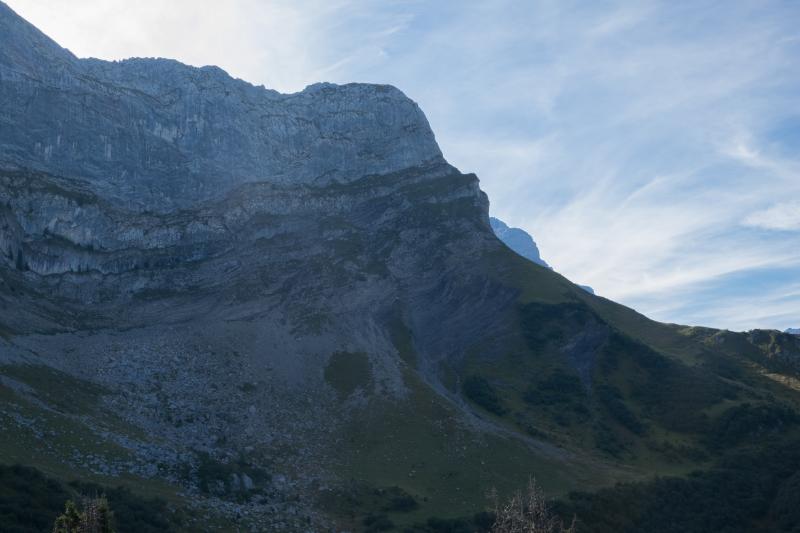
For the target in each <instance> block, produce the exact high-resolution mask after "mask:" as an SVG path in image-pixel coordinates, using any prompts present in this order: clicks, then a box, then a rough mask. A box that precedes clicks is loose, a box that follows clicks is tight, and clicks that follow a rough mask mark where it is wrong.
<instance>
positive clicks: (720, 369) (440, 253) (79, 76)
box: [0, 3, 800, 533]
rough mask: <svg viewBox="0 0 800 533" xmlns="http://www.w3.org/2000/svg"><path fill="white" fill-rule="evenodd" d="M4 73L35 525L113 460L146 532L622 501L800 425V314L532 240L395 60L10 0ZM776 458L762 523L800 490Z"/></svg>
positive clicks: (588, 514)
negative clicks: (55, 16) (52, 20)
mask: <svg viewBox="0 0 800 533" xmlns="http://www.w3.org/2000/svg"><path fill="white" fill-rule="evenodd" d="M0 101H2V102H3V105H2V106H1V107H0V396H1V397H2V399H3V403H2V404H0V427H2V429H3V431H2V433H1V434H0V462H1V463H3V466H2V468H0V492H1V493H3V494H12V495H14V498H9V499H8V500H6V499H5V498H4V502H6V501H7V502H9V503H8V505H7V506H6V507H4V508H3V509H4V510H3V513H4V514H3V517H4V520H5V521H6V522H7V523H10V524H12V526H16V527H17V529H19V530H23V531H26V530H27V531H29V530H42V531H44V530H47V531H50V530H51V524H52V520H49V523H48V519H50V518H55V515H56V514H58V512H59V509H58V508H59V507H61V508H62V509H63V500H64V499H65V497H67V496H72V497H75V495H76V493H80V492H83V493H84V494H86V493H93V494H97V493H100V492H105V493H107V494H108V495H109V501H110V502H111V505H112V507H113V508H114V509H115V513H116V515H117V518H118V521H119V524H118V528H119V530H120V531H121V532H122V533H124V532H125V531H137V532H138V531H165V530H166V531H169V530H176V531H198V530H221V531H230V530H232V529H239V530H256V531H258V530H268V531H309V530H312V531H320V530H340V531H341V530H348V531H380V530H390V529H392V528H393V527H394V528H396V529H399V530H403V529H407V530H411V531H457V530H466V531H472V530H477V529H479V528H480V527H483V526H485V525H486V524H485V522H486V516H485V515H482V514H479V513H480V511H482V510H483V509H484V508H485V507H486V504H487V501H486V498H485V494H486V491H487V490H489V489H491V488H493V487H494V488H496V489H497V490H498V492H499V494H501V495H505V494H508V493H509V492H510V491H512V490H515V489H517V488H519V487H522V486H524V485H525V484H526V483H527V481H528V479H529V477H531V476H536V478H537V480H538V481H539V483H540V484H541V485H542V487H543V488H544V490H545V491H546V492H547V493H548V494H549V495H551V496H558V497H562V499H564V501H565V502H566V503H565V505H572V507H569V508H568V509H567V508H565V509H567V510H566V511H565V512H568V513H571V512H572V511H571V509H573V508H574V509H575V513H576V514H577V515H578V517H579V519H580V520H581V521H582V523H584V522H586V521H587V520H590V519H591V525H592V527H595V529H594V530H598V531H600V530H605V531H622V530H623V529H621V528H616V529H615V527H616V526H608V527H606V529H602V528H603V527H605V526H603V524H606V523H612V522H611V519H612V518H614V517H612V516H611V515H609V514H605V515H602V516H600V517H597V515H598V512H599V511H597V509H600V508H602V507H603V503H602V502H604V501H606V502H608V501H617V500H616V499H615V498H623V499H624V498H625V497H627V495H626V494H627V493H617V492H614V491H615V490H616V489H614V488H613V487H614V486H615V483H617V482H628V483H634V485H630V486H634V487H636V489H635V490H636V491H637V492H636V495H637V497H641V498H643V499H646V498H648V497H649V495H652V494H657V489H658V487H659V486H660V485H654V486H651V484H652V483H657V482H656V481H650V480H652V479H653V478H654V476H659V475H660V476H683V475H685V474H687V473H689V472H691V471H695V470H699V471H703V472H706V471H707V472H712V471H715V470H713V469H714V468H717V466H719V465H722V466H724V464H723V459H724V458H727V457H729V456H730V455H729V454H732V453H750V452H749V451H748V450H750V448H753V447H754V448H757V450H758V451H759V452H769V451H770V450H772V449H773V448H770V447H775V449H778V448H777V447H778V446H787V447H789V448H788V449H800V448H798V447H794V448H791V446H790V444H791V442H793V441H792V440H791V439H793V438H794V437H795V436H796V434H797V432H798V426H799V425H800V423H799V422H798V415H797V413H798V412H799V411H798V409H799V408H798V405H800V403H799V402H800V397H799V396H798V392H797V388H798V387H797V385H796V384H797V379H799V378H800V375H798V374H800V369H799V368H798V361H800V356H798V353H800V351H799V350H798V342H800V340H798V338H797V337H795V336H791V335H786V334H781V333H778V332H759V331H755V332H749V333H747V334H744V333H732V332H725V331H717V330H712V329H706V328H690V327H683V326H678V325H670V324H659V323H656V322H653V321H651V320H649V319H647V318H646V317H644V316H642V315H640V314H638V313H636V312H634V311H633V310H630V309H628V308H625V307H623V306H620V305H618V304H615V303H614V302H611V301H609V300H607V299H604V298H600V297H596V296H593V295H591V294H589V293H587V292H586V291H584V290H582V289H581V288H580V287H578V286H576V285H574V284H573V283H571V282H570V281H569V280H567V279H565V278H564V277H562V276H560V275H559V274H557V273H555V272H553V271H552V270H550V269H548V268H544V267H542V266H540V265H537V264H534V263H533V262H531V261H529V260H527V259H524V258H523V257H521V256H519V255H517V254H516V253H514V252H512V251H511V250H510V249H509V248H508V247H507V246H506V245H504V244H503V243H502V242H501V241H500V240H499V239H498V238H497V237H496V236H495V235H494V232H493V230H492V227H491V225H490V220H489V216H488V199H487V197H486V195H485V194H484V193H483V192H482V191H481V190H480V187H479V182H478V179H477V177H476V176H475V175H474V174H465V173H462V172H460V171H459V170H458V169H456V168H454V167H453V166H451V165H450V164H448V163H447V161H446V160H445V159H444V157H443V155H442V153H441V152H440V150H439V148H438V145H437V143H436V141H435V138H434V135H433V133H432V131H431V129H430V127H429V125H428V122H427V120H426V119H425V116H424V114H423V113H422V111H421V110H420V109H419V107H418V106H417V105H416V104H415V103H414V102H413V101H412V100H410V99H409V98H407V97H406V96H405V95H404V94H403V93H402V92H400V91H399V90H397V89H395V88H393V87H389V86H382V85H366V84H348V85H341V86H340V85H333V84H317V85H312V86H310V87H308V88H306V89H305V90H303V91H301V92H298V93H294V94H287V95H285V94H279V93H276V92H274V91H270V90H267V89H264V88H261V87H254V86H252V85H250V84H248V83H246V82H244V81H241V80H236V79H233V78H230V77H229V76H228V75H227V74H225V73H224V72H223V71H221V70H220V69H217V68H214V67H203V68H193V67H189V66H186V65H182V64H180V63H177V62H175V61H170V60H165V59H131V60H126V61H120V62H105V61H100V60H96V59H78V58H76V57H74V56H73V55H72V54H71V53H69V52H68V51H66V50H64V49H62V48H61V47H59V46H58V45H57V44H55V43H54V42H53V41H51V40H50V39H48V38H47V37H46V36H44V35H43V34H42V33H40V32H39V31H38V30H36V29H35V28H33V27H32V26H31V25H30V24H28V23H27V22H25V21H24V20H23V19H21V18H20V17H18V16H17V15H16V14H15V13H14V12H13V11H12V10H10V9H9V8H8V7H7V6H5V5H4V4H1V3H0ZM781 449H783V448H781ZM773 456H775V457H777V456H778V455H774V454H773ZM748 457H751V458H752V457H755V456H754V455H749V456H748ZM754 461H755V459H752V460H751V461H750V463H748V464H760V463H754ZM15 463H19V464H20V465H23V466H7V465H11V464H15ZM782 464H785V465H789V464H794V463H790V462H785V463H782ZM770 472H772V470H770ZM761 474H763V477H762V478H759V485H758V486H759V487H760V488H761V490H763V491H765V493H764V495H762V497H758V498H749V499H747V500H746V501H745V502H744V503H742V502H741V501H739V500H735V501H733V503H731V505H732V506H733V507H734V508H739V509H740V510H741V513H740V515H739V516H738V517H737V519H738V523H739V525H740V526H741V527H747V526H748V525H749V524H751V523H753V524H754V523H758V524H761V525H764V526H765V527H766V526H769V525H773V524H777V523H779V521H781V520H788V518H787V516H789V515H788V514H787V513H789V512H791V510H792V509H793V507H792V506H791V505H785V506H784V507H780V505H779V504H780V502H782V501H791V498H792V496H793V494H794V493H793V492H791V491H792V490H793V489H792V487H793V486H794V485H792V483H793V482H794V481H793V480H792V479H789V478H790V475H783V474H781V475H778V474H777V473H776V474H775V476H773V477H774V479H773V477H771V478H769V479H767V477H766V471H764V472H761ZM753 475H754V474H753ZM677 479H678V480H682V479H684V478H682V477H679V478H677ZM717 479H718V478H716V477H713V478H712V477H709V478H708V480H707V482H708V483H709V484H710V485H709V488H708V490H707V491H706V493H709V494H715V493H718V492H719V491H720V490H721V489H720V487H724V486H725V484H724V483H723V482H722V481H716V480H717ZM747 481H750V478H747ZM714 483H716V484H714ZM621 486H622V487H628V486H629V485H621ZM693 486H695V485H693ZM20 487H23V488H20ZM34 487H38V488H36V489H34ZM604 487H612V488H605V489H604ZM703 487H705V485H703ZM601 489H602V490H601ZM620 490H621V489H620ZM626 490H627V489H626ZM574 491H581V492H580V493H579V494H577V495H576V493H575V492H574ZM604 491H606V492H604ZM608 491H611V492H608ZM731 494H732V496H731V497H734V496H737V495H739V496H740V495H742V494H747V495H749V494H750V492H749V491H739V492H735V493H731ZM779 494H780V495H785V499H784V500H781V499H780V498H778V496H776V495H779ZM568 495H569V496H568ZM155 497H158V498H159V499H157V500H154V499H153V498H155ZM781 497H783V496H781ZM34 498H38V499H35V500H34ZM648 501H650V502H655V501H656V500H654V499H653V498H650V500H648ZM726 501H727V500H726ZM597 502H599V503H597ZM754 502H755V503H754ZM759 502H761V503H763V505H765V506H766V505H772V504H771V503H770V502H777V503H775V506H777V507H775V506H773V507H774V508H773V507H770V508H769V509H768V510H767V511H763V513H762V514H761V515H759V514H758V512H757V511H758V510H755V511H752V513H750V514H748V515H744V514H742V513H744V512H745V511H744V510H745V509H749V507H746V505H751V506H752V505H755V504H756V503H759ZM34 503H35V504H36V506H34V505H33V504H34ZM745 504H746V505H745ZM4 505H5V503H4ZM14 505H18V507H17V508H15V507H14ZM34 507H35V508H37V509H39V508H41V511H40V512H38V513H31V512H30V509H32V508H34ZM659 508H660V509H661V512H667V510H669V509H675V511H674V512H675V513H676V516H677V515H681V516H683V517H684V518H685V517H686V516H690V517H701V518H703V519H704V520H706V519H707V520H712V519H713V520H717V519H719V517H727V516H729V515H730V513H726V512H717V511H719V508H715V507H714V506H709V505H705V506H701V507H699V508H697V509H693V510H691V512H690V510H687V509H683V508H675V507H674V506H673V507H671V506H660V507H659ZM613 509H615V511H614V512H616V513H617V514H619V513H623V512H630V513H634V512H635V511H636V509H635V508H630V507H629V506H626V505H615V506H614V507H613ZM759 509H761V508H759ZM747 512H750V511H747ZM476 513H478V514H476ZM692 513H694V514H692ZM765 513H767V514H765ZM769 513H771V514H769ZM709 517H710V518H709ZM623 518H624V519H625V520H627V522H626V523H629V524H634V526H635V525H636V524H639V523H641V520H644V518H643V517H641V516H638V515H635V516H634V515H630V516H628V515H625V516H624V517H623ZM699 519H700V518H698V520H699ZM12 520H13V522H12ZM36 520H38V522H36V524H38V525H36V527H33V526H32V525H31V524H32V523H33V522H34V521H36ZM669 520H670V519H669V517H668V519H667V520H666V521H665V523H671V522H669ZM713 520H712V521H710V522H707V523H708V524H711V525H710V526H707V527H706V530H715V524H717V522H713ZM634 526H631V527H634ZM458 528H461V529H458ZM729 530H730V531H734V530H736V529H729Z"/></svg>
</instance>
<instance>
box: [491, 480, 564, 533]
mask: <svg viewBox="0 0 800 533" xmlns="http://www.w3.org/2000/svg"><path fill="white" fill-rule="evenodd" d="M489 498H490V499H491V500H492V507H493V509H492V511H493V512H494V516H495V520H494V524H493V525H492V529H491V533H575V531H576V527H575V519H574V518H573V519H572V523H571V524H570V525H569V527H566V526H564V522H562V521H561V519H560V518H558V517H557V516H555V515H554V514H553V512H552V511H551V509H550V506H549V505H548V503H547V500H545V497H544V494H543V493H542V491H541V489H540V488H539V486H538V485H537V484H536V481H535V480H533V479H531V480H530V481H528V489H527V491H526V492H525V493H523V492H522V491H517V492H515V493H514V494H513V495H512V496H511V498H510V499H508V500H507V501H505V502H504V503H500V501H499V498H498V497H497V491H495V490H494V489H493V490H492V491H491V492H490V493H489Z"/></svg>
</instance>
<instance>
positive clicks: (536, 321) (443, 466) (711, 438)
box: [329, 249, 800, 527]
mask: <svg viewBox="0 0 800 533" xmlns="http://www.w3.org/2000/svg"><path fill="white" fill-rule="evenodd" d="M483 261H484V264H483V265H482V266H483V268H485V269H486V271H488V272H492V273H493V274H494V275H496V276H497V278H498V279H499V280H500V281H501V282H502V283H504V284H505V285H509V286H513V287H516V288H518V289H519V293H520V295H519V299H518V304H519V307H518V309H516V310H514V311H513V312H512V313H511V314H510V315H509V317H508V320H509V321H512V323H514V324H515V325H516V329H515V332H514V334H512V335H511V336H510V337H509V338H508V340H507V343H506V348H505V353H504V354H501V355H500V356H499V357H498V356H496V355H493V356H492V357H483V356H482V354H481V348H480V347H476V348H475V350H473V351H472V352H471V356H470V357H469V358H468V361H467V363H466V364H465V365H464V366H463V367H462V368H459V369H456V370H455V372H456V373H458V374H459V375H458V376H456V378H455V380H454V381H453V383H450V386H451V388H452V389H453V392H456V393H462V392H463V391H461V390H459V389H458V385H457V384H458V383H463V382H464V380H467V379H469V378H470V377H472V376H476V377H478V378H480V379H481V380H482V382H483V383H485V384H486V386H488V389H486V390H487V391H488V392H486V391H484V392H482V393H480V394H478V395H477V396H475V397H469V398H468V399H467V401H468V404H469V405H471V408H472V410H474V412H475V413H476V414H477V416H478V417H479V418H480V419H482V421H483V422H486V423H489V424H492V425H493V426H494V427H495V428H496V431H495V432H494V434H491V433H490V434H484V435H483V436H482V437H477V436H476V435H475V433H473V432H471V431H469V430H468V429H467V428H465V427H464V426H463V425H462V424H461V423H460V422H458V420H459V419H460V417H459V416H458V415H457V414H456V409H457V408H456V407H455V406H454V405H452V404H450V403H448V402H446V401H444V400H443V399H442V398H441V397H438V396H436V395H435V394H433V393H432V392H431V391H430V389H429V387H427V386H426V385H425V384H424V383H422V382H421V381H420V380H419V378H418V377H417V376H416V374H415V373H414V372H413V371H411V370H409V372H408V375H407V380H406V381H407V384H408V385H409V387H410V389H411V391H412V394H411V396H410V400H409V402H408V403H407V404H405V405H402V404H400V405H398V404H389V403H387V404H386V405H384V406H382V408H381V409H373V411H374V412H377V411H379V412H380V415H379V416H375V417H374V418H371V417H370V416H369V415H367V414H365V415H364V416H363V417H361V418H359V419H358V420H357V422H356V423H355V424H354V427H353V428H352V429H351V431H350V433H349V434H348V436H347V437H346V438H347V439H349V442H348V446H346V448H347V449H348V450H350V452H351V454H350V455H347V456H346V457H345V459H344V461H343V463H342V468H341V473H342V474H343V475H346V476H350V477H351V478H352V479H353V487H354V488H353V491H352V492H351V494H350V496H351V498H350V499H341V498H332V500H331V501H333V502H335V504H333V505H332V506H333V507H336V509H335V511H334V514H336V515H338V516H340V517H342V519H343V524H346V525H352V526H355V527H358V525H359V523H360V522H359V521H360V519H361V517H363V516H365V515H368V514H369V513H373V514H374V513H383V514H386V515H387V517H388V518H389V519H390V520H391V521H392V522H394V523H395V524H396V525H397V526H398V527H400V526H406V525H409V524H419V523H422V522H425V520H426V519H427V518H428V517H431V516H442V517H455V516H469V515H470V514H471V513H474V512H476V511H480V510H481V509H483V508H484V507H485V505H486V498H485V493H486V491H487V490H488V489H489V488H491V487H496V488H497V489H498V490H499V491H500V492H501V493H504V492H508V491H510V490H513V489H515V488H518V487H520V486H522V485H523V484H524V483H525V482H526V480H527V478H528V477H529V476H534V477H536V478H537V480H538V481H539V482H540V483H541V484H542V486H543V487H544V488H545V490H546V491H547V492H548V493H549V494H551V495H554V496H558V495H564V494H566V493H567V492H570V491H576V490H579V491H593V490H596V489H598V488H599V487H602V486H610V485H613V484H614V483H615V482H619V481H631V480H647V479H651V478H653V477H654V476H665V475H666V476H673V475H677V476H685V475H687V474H688V473H689V472H691V471H693V470H697V469H701V470H708V469H710V468H713V466H714V464H715V462H716V459H717V458H718V457H719V456H721V455H723V454H724V453H727V452H726V451H727V450H736V449H738V447H739V446H741V445H744V444H746V443H747V442H746V441H747V438H745V437H744V436H741V435H739V436H737V433H736V432H737V431H741V429H735V430H732V431H733V433H731V435H733V436H730V437H729V438H728V437H722V438H718V435H719V434H723V435H725V434H727V433H726V431H727V430H726V429H725V428H727V427H736V426H737V424H742V423H743V424H745V425H746V424H747V422H745V421H746V420H748V419H752V420H756V421H757V420H769V419H771V417H772V418H774V417H778V418H780V416H782V415H780V414H779V413H781V412H783V411H782V410H784V409H785V410H788V411H794V412H800V395H798V394H797V392H796V391H795V390H793V389H792V388H791V387H787V386H786V383H785V382H781V381H780V380H776V379H774V376H772V377H770V376H769V375H766V372H765V371H764V370H765V367H763V366H761V365H759V364H758V361H759V357H758V354H760V353H763V350H761V349H759V348H758V347H753V345H752V344H750V343H747V345H746V346H745V345H741V346H733V342H732V341H730V342H729V344H731V348H730V349H729V350H720V349H718V348H717V346H716V345H715V344H714V343H709V342H705V340H704V339H703V338H701V337H699V336H698V335H697V334H689V333H687V331H686V329H685V328H681V327H678V326H674V325H668V324H661V323H657V322H654V321H652V320H649V319H647V318H646V317H644V316H642V315H641V314H639V313H636V312H635V311H633V310H631V309H628V308H626V307H624V306H621V305H619V304H616V303H614V302H611V301H609V300H606V299H604V298H599V297H595V296H592V295H589V294H587V293H585V292H584V291H583V290H581V289H580V288H578V287H577V286H575V285H573V284H572V283H570V282H569V281H568V280H566V279H565V278H563V277H562V276H560V275H558V274H556V273H554V272H552V271H549V270H547V269H544V268H541V267H538V266H536V265H533V264H532V263H530V262H528V261H527V260H524V259H522V258H520V257H519V256H517V255H516V254H513V253H512V252H510V251H508V250H505V249H504V250H501V251H499V252H498V253H497V255H496V256H490V257H485V258H483ZM526 317H527V318H526ZM526 320H527V322H526ZM587 324H590V325H593V326H592V327H595V328H598V329H599V330H603V328H605V331H607V338H606V339H605V340H604V341H603V342H602V344H601V345H600V346H599V347H598V348H597V351H596V352H597V353H596V359H595V361H594V363H593V367H592V370H591V373H590V378H589V381H588V382H587V383H583V387H581V386H580V384H581V381H580V377H579V376H578V374H577V373H576V371H575V368H574V362H571V361H570V360H569V357H567V356H566V355H565V352H564V349H563V347H564V345H565V344H567V343H568V342H569V340H570V336H571V335H573V334H574V332H575V331H580V330H581V328H585V327H588V326H587ZM739 340H741V339H739ZM395 344H396V345H398V347H399V351H400V353H401V355H403V356H404V359H405V360H406V361H412V360H413V354H412V355H409V354H408V353H407V352H408V351H409V349H410V348H409V345H410V343H408V342H406V341H404V340H403V339H399V340H396V341H395ZM745 348H746V349H745ZM404 354H405V355H404ZM773 371H774V369H773ZM575 383H578V384H579V385H578V387H577V388H575ZM564 388H566V392H564V391H563V390H561V389H564ZM531 390H533V391H534V393H529V391H531ZM536 391H538V393H537V392H536ZM541 391H550V392H546V393H545V394H542V393H541ZM481 394H483V396H481ZM467 396H469V394H467ZM486 396H493V399H492V398H490V399H489V400H487V399H486ZM498 405H499V406H500V407H499V408H498ZM373 408H375V406H373ZM776 413H778V414H776ZM752 420H751V422H752ZM787 420H788V419H787ZM782 424H783V422H780V421H779V422H776V423H775V425H774V426H771V427H770V426H769V423H768V424H767V426H768V427H765V428H763V431H764V432H766V433H768V434H769V435H770V438H775V439H778V440H781V439H783V438H784V437H786V438H788V437H787V435H790V434H791V433H792V431H794V430H793V428H794V425H795V422H794V421H791V422H788V421H787V422H786V424H785V425H786V427H783V426H782ZM745 433H746V431H745ZM510 435H517V437H516V438H512V437H510ZM528 438H533V439H534V440H535V441H539V442H542V441H543V442H545V443H546V444H550V445H553V447H554V449H555V450H557V453H554V452H553V451H551V449H550V448H548V447H545V448H541V447H539V446H537V445H535V444H526V439H528ZM726 439H727V440H726ZM743 443H744V444H743ZM394 486H397V487H399V488H400V489H402V490H403V491H404V492H406V493H408V494H410V495H412V496H413V497H414V499H415V500H416V501H417V504H418V505H417V506H416V507H415V508H414V509H412V510H410V511H403V512H396V511H393V510H392V509H391V505H389V504H387V502H386V501H385V500H383V499H381V498H380V497H377V498H376V497H374V494H375V492H374V491H375V489H378V493H381V489H386V488H388V487H394ZM385 492H386V491H385V490H383V493H385ZM370 495H372V496H370ZM329 503H330V502H329ZM332 510H333V509H332Z"/></svg>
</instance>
